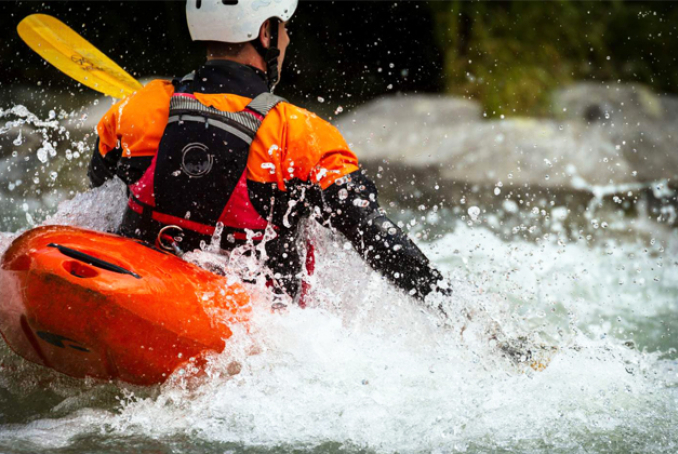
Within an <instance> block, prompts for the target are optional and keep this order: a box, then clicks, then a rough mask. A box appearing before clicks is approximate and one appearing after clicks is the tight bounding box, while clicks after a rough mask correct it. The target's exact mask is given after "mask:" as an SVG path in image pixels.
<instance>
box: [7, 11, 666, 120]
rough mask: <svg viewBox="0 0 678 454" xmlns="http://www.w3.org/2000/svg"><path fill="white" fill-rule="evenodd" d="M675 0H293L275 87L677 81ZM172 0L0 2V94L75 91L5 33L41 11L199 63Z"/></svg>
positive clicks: (522, 100) (309, 91)
mask: <svg viewBox="0 0 678 454" xmlns="http://www.w3.org/2000/svg"><path fill="white" fill-rule="evenodd" d="M677 6H678V5H677V4H676V3H675V2H630V1H619V0H617V1H590V2H586V1H513V2H509V1H506V2H495V1H432V2H423V1H399V2H387V1H361V2H354V1H350V2H347V1H334V2H331V1H302V4H301V6H300V8H299V10H298V14H297V15H296V16H295V18H294V19H293V21H292V23H291V24H290V29H291V32H292V40H293V47H292V48H291V49H290V52H289V61H288V62H287V65H286V68H285V72H284V74H283V84H281V86H280V89H279V92H278V93H279V94H281V95H283V96H286V97H288V98H289V99H290V100H292V101H295V102H298V103H301V104H304V105H307V106H309V107H311V108H316V109H319V110H320V111H321V113H323V114H325V115H328V116H331V115H332V113H333V112H334V111H335V109H336V108H337V107H338V106H343V107H352V106H355V105H358V104H360V103H362V102H365V101H368V100H370V99H372V98H374V97H376V96H379V95H382V94H386V93H392V92H397V91H402V92H448V93H452V94H456V95H463V96H470V97H473V98H475V99H478V100H479V101H480V102H482V103H483V105H484V107H485V109H486V112H487V115H488V116H499V115H502V114H503V115H506V116H510V115H526V114H529V115H540V114H546V113H548V112H549V110H550V109H551V106H550V103H549V93H550V92H551V90H552V89H553V88H555V87H559V86H562V85H564V84H567V83H568V82H571V81H575V80H582V79H587V80H603V81H604V80H615V81H616V80H622V81H634V82H641V83H644V84H647V85H649V86H650V87H651V88H652V89H654V90H655V91H658V92H659V93H666V92H675V91H676V88H675V87H676V86H678V85H677V84H678V71H676V69H677V68H678V66H677V65H676V51H675V49H678V31H677V29H676V26H677V24H678V7H677ZM184 8H185V3H184V2H183V1H167V2H161V1H145V2H133V1H124V2H120V1H96V2H94V1H92V2H80V1H59V2H36V1H29V2H1V3H0V25H1V27H0V33H2V41H1V42H0V61H1V62H2V65H3V71H2V74H0V92H2V97H3V98H5V97H6V95H7V94H9V95H10V96H11V91H12V87H14V86H16V85H17V84H21V85H27V86H35V85H41V86H42V87H47V88H56V89H58V90H64V91H66V92H71V93H75V92H77V91H82V90H83V89H82V88H79V87H77V85H76V84H75V83H74V82H73V81H70V80H68V78H67V77H66V76H63V75H61V74H60V73H58V71H57V70H55V69H54V68H51V67H49V66H48V65H46V64H45V63H44V62H42V60H41V59H40V57H38V56H36V55H34V54H33V53H32V52H31V51H30V50H29V49H28V48H27V47H26V46H25V45H24V44H23V43H21V42H20V40H19V39H18V37H17V36H16V31H15V30H16V24H17V23H18V22H19V21H20V20H21V19H22V18H23V17H25V16H26V15H28V14H31V13H36V12H41V13H46V14H52V15H54V16H56V17H58V18H60V19H61V20H63V21H65V22H66V23H68V24H69V25H70V26H72V27H73V28H74V29H75V30H76V31H78V32H79V33H81V34H82V35H83V36H85V37H86V38H87V39H88V40H90V41H91V42H92V43H94V44H95V45H96V46H98V47H99V48H100V49H101V50H103V51H104V52H105V53H107V54H109V55H110V56H111V57H112V58H113V59H114V60H116V61H118V62H119V63H121V65H122V66H124V67H125V68H126V69H128V70H129V71H130V72H131V73H132V74H134V75H135V76H137V77H149V76H165V77H168V76H170V77H171V76H179V75H183V74H185V73H187V72H189V71H190V70H192V69H193V68H194V67H195V66H197V65H199V64H200V63H201V61H202V60H203V55H204V51H203V49H202V46H201V45H200V44H199V43H192V42H191V41H190V37H189V35H188V30H187V28H186V25H185V17H184Z"/></svg>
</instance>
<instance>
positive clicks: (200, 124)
mask: <svg viewBox="0 0 678 454" xmlns="http://www.w3.org/2000/svg"><path fill="white" fill-rule="evenodd" d="M296 7H297V0H277V1H269V2H260V1H253V0H240V1H237V0H229V1H227V0H189V1H188V2H187V5H186V17H187V21H188V27H189V30H190V33H191V37H192V39H193V40H194V41H204V42H205V44H206V48H207V61H206V63H205V64H204V65H202V66H201V67H199V68H198V69H196V70H195V71H193V72H191V73H190V74H188V75H186V76H185V77H183V78H178V79H175V80H173V81H171V82H170V81H165V80H154V81H152V82H150V83H148V84H147V85H146V86H145V87H144V88H143V89H142V90H140V91H138V92H137V93H136V94H134V95H132V96H130V97H129V98H127V99H124V100H122V101H120V102H119V103H117V104H115V105H114V106H113V107H112V108H111V109H110V110H109V111H108V112H107V113H106V115H104V117H103V118H102V119H101V121H100V122H99V124H98V126H97V132H98V142H97V146H96V149H95V151H94V154H93V156H92V160H91V163H90V167H89V171H88V175H89V178H90V181H91V184H92V186H100V185H102V184H103V183H104V182H105V181H106V180H108V179H110V178H112V177H113V176H115V175H117V176H118V177H120V178H121V179H122V180H123V181H124V182H125V183H126V184H127V185H128V187H129V192H130V199H129V202H128V206H127V209H126V212H125V213H124V219H123V222H122V225H121V227H120V233H121V234H122V235H124V236H127V237H133V238H138V239H141V240H144V241H147V242H150V243H156V241H159V243H158V244H160V245H161V246H163V247H168V243H172V238H175V237H176V238H178V240H180V241H179V242H177V243H175V244H174V245H173V246H172V245H171V244H170V246H172V247H175V248H180V249H182V250H184V251H187V250H191V249H195V248H198V247H200V244H201V242H203V241H204V242H206V243H209V242H210V241H211V238H212V237H213V235H214V233H215V229H216V228H217V226H218V227H219V228H221V226H223V232H222V236H221V240H220V241H221V243H220V244H221V248H222V249H224V250H227V251H228V250H232V249H234V248H235V247H236V246H239V245H242V244H243V243H244V242H246V241H248V240H253V241H255V242H257V241H261V240H262V239H264V235H265V233H266V228H267V226H268V225H270V226H272V227H273V230H271V229H268V232H271V231H274V232H275V235H270V234H269V235H267V238H266V241H265V251H266V255H267V261H266V264H267V266H268V268H269V269H270V270H271V271H272V276H271V280H272V282H273V283H274V285H275V286H276V288H277V289H279V290H280V291H284V292H286V293H287V294H289V295H291V296H293V297H294V296H295V295H297V294H298V293H299V289H300V276H301V274H302V273H301V270H302V263H301V262H302V260H301V257H300V255H301V254H300V253H299V248H300V244H303V242H302V241H301V240H302V239H301V238H299V236H300V230H301V229H299V226H300V221H301V220H302V219H304V218H306V217H308V216H313V217H314V218H315V219H317V220H318V221H319V222H321V223H322V224H323V225H324V226H326V227H328V228H331V229H333V230H336V231H338V232H340V233H341V234H343V235H344V236H345V237H346V238H347V239H348V240H349V241H350V242H351V244H352V245H353V247H354V248H355V249H356V250H357V251H358V253H359V254H360V255H361V256H362V257H363V258H364V259H365V260H366V261H367V263H369V264H370V265H371V266H372V267H373V268H374V269H375V270H377V271H379V272H381V273H382V274H383V275H384V276H386V277H387V278H388V279H389V280H390V281H392V282H393V283H394V284H395V285H397V286H398V287H400V288H401V289H403V290H404V291H406V292H408V293H410V294H411V295H413V296H415V297H417V298H419V299H423V298H424V297H425V296H426V295H427V294H429V293H430V292H432V291H434V290H440V288H443V287H446V286H445V285H444V284H442V282H443V280H442V277H441V275H440V273H439V272H438V271H437V270H436V269H434V268H433V267H431V266H430V263H429V260H428V259H427V258H426V257H425V256H424V254H423V253H422V252H421V251H420V250H419V248H418V247H417V246H416V245H415V244H414V243H413V242H412V241H411V240H410V239H409V238H408V237H407V235H406V234H405V233H404V232H403V231H402V230H401V229H400V228H398V226H397V225H396V224H395V223H394V222H392V221H390V220H389V219H388V217H387V216H386V214H385V213H384V211H383V210H382V209H381V208H380V206H379V203H378V201H377V188H376V187H375V185H374V183H373V182H372V181H371V180H370V179H369V178H368V177H367V176H366V175H365V174H364V172H363V171H362V170H361V169H360V168H359V166H358V159H357V158H356V156H355V154H354V153H353V152H352V151H351V150H350V149H349V147H348V145H347V144H346V142H345V140H344V139H343V137H342V136H341V134H340V133H339V132H338V131H337V129H336V128H334V127H333V126H332V125H330V124H329V123H327V122H325V121H323V120H322V119H320V118H319V117H317V116H316V115H315V114H313V113H311V112H309V111H307V110H304V109H301V108H299V107H296V106H294V105H292V104H290V103H288V102H287V101H285V100H284V99H282V98H280V97H277V96H275V95H273V94H272V91H273V89H274V87H275V86H276V84H277V83H278V79H279V75H280V68H281V66H282V64H283V61H284V59H285V51H286V49H287V46H288V44H289V42H290V38H289V35H288V33H287V30H286V21H288V20H289V19H290V18H291V17H292V14H293V13H294V11H295V9H296ZM165 234H167V235H165ZM268 236H274V238H268ZM445 292H449V289H446V290H445Z"/></svg>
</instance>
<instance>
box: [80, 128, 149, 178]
mask: <svg viewBox="0 0 678 454" xmlns="http://www.w3.org/2000/svg"><path fill="white" fill-rule="evenodd" d="M121 156H122V150H121V149H120V148H115V149H113V150H111V151H109V152H108V153H106V156H101V153H99V139H97V143H96V147H95V149H94V153H92V160H91V161H90V162H89V168H88V169H87V176H88V177H89V182H90V186H91V187H93V188H96V187H99V186H101V185H102V184H104V183H105V182H106V181H107V180H110V179H111V178H113V177H114V176H116V175H117V176H118V177H119V178H120V179H121V180H122V181H124V182H125V184H126V185H128V186H129V185H132V184H134V183H136V182H137V181H139V179H140V178H141V177H142V176H143V175H144V173H145V172H146V169H148V167H149V166H150V165H151V162H152V161H153V158H152V157H151V156H142V157H134V158H124V159H120V157H121Z"/></svg>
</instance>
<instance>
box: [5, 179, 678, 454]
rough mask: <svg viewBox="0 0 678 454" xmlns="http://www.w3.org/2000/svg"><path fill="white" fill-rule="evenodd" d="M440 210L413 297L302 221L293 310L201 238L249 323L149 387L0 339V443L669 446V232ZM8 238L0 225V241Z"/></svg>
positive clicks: (96, 214)
mask: <svg viewBox="0 0 678 454" xmlns="http://www.w3.org/2000/svg"><path fill="white" fill-rule="evenodd" d="M124 206H125V188H124V187H123V185H122V184H121V183H120V182H119V181H117V180H116V181H112V182H109V183H107V184H106V185H105V186H103V187H101V188H98V189H95V190H92V191H88V192H84V193H81V194H77V195H76V196H75V197H74V198H73V199H71V200H67V201H64V202H62V203H61V204H60V205H59V208H58V210H57V211H56V213H54V214H53V215H52V216H51V217H49V218H47V219H46V220H45V221H44V222H45V223H48V224H60V225H78V226H81V227H86V228H92V229H96V230H103V231H113V230H115V229H116V228H117V226H118V225H119V223H120V216H121V213H122V211H123V208H124ZM474 213H475V211H474ZM479 213H480V211H478V213H475V214H476V215H478V214H479ZM469 214H470V213H469ZM445 221H447V224H453V225H454V231H453V233H446V234H445V235H443V236H441V237H439V238H436V239H434V240H432V241H430V242H428V243H422V244H421V246H422V247H423V248H424V249H425V252H426V253H427V254H428V255H429V257H431V258H432V260H433V261H434V262H435V263H436V265H438V266H439V267H440V268H441V270H442V271H443V272H444V273H445V274H446V275H447V276H449V277H451V282H452V283H453V289H454V293H453V295H452V297H442V296H440V295H434V296H431V297H429V299H428V300H427V305H421V304H418V303H417V302H415V301H414V300H412V299H411V298H410V297H408V296H407V295H404V294H402V293H401V292H399V291H397V290H395V289H394V287H393V286H391V285H389V284H388V283H386V282H385V281H384V280H383V279H382V278H381V277H380V276H379V275H377V274H376V273H374V272H373V271H371V270H370V268H369V267H367V266H366V265H365V264H364V263H363V262H362V260H361V259H360V258H359V257H358V256H357V255H356V254H355V253H354V252H353V251H352V249H351V248H347V247H345V246H346V240H345V239H343V238H342V237H340V236H338V235H332V234H331V233H329V232H328V231H327V230H324V229H323V228H322V227H320V226H318V225H315V224H313V223H309V224H308V225H307V226H306V229H307V233H308V234H309V235H310V237H311V238H312V241H313V243H314V246H315V250H316V253H317V256H316V270H317V271H316V273H315V274H313V275H312V276H307V277H306V278H307V280H308V281H309V282H310V284H311V291H310V293H309V295H308V298H307V304H308V307H307V308H305V309H301V308H299V307H297V306H295V305H293V304H288V305H287V308H286V309H285V310H282V311H280V310H277V311H272V310H271V306H272V305H274V304H275V303H277V302H278V301H277V300H276V299H275V297H274V296H273V295H272V293H271V292H270V291H269V290H268V289H267V288H266V287H265V284H264V282H265V278H264V277H263V275H262V274H261V273H259V274H256V270H257V266H258V264H257V263H254V262H252V263H244V262H242V261H243V260H245V259H246V258H247V257H251V256H248V255H247V254H235V255H233V254H231V256H230V257H226V256H220V255H218V254H216V253H215V251H214V249H213V248H211V247H209V246H207V245H206V247H205V250H202V251H194V252H192V253H191V254H189V255H188V257H187V258H188V259H189V260H191V261H193V262H194V263H198V264H200V265H202V266H205V267H207V268H211V269H213V270H218V269H219V268H226V267H233V266H235V265H236V264H237V265H238V266H240V268H242V269H243V270H246V271H247V272H250V271H251V272H252V273H254V274H252V275H250V276H249V277H255V278H256V282H255V283H254V284H250V285H249V290H250V291H251V293H252V295H253V301H254V312H253V316H252V320H253V322H252V326H250V329H249V332H245V330H244V329H241V330H238V329H236V330H235V332H234V336H233V337H232V339H231V341H229V343H228V347H227V350H226V351H224V352H223V353H221V354H218V355H217V354H215V355H213V356H212V357H211V358H210V359H209V361H208V366H207V369H206V373H205V374H204V375H198V376H194V375H192V374H190V373H179V372H177V373H175V374H174V375H173V376H172V377H171V379H170V380H169V381H168V382H167V383H165V384H164V385H162V386H159V387H153V388H136V387H132V386H129V385H124V384H108V383H101V382H98V381H95V380H75V379H71V378H68V377H64V376H62V375H59V374H57V373H55V372H52V371H50V370H48V369H45V368H42V367H39V366H36V365H33V364H29V363H27V362H26V361H24V360H22V359H20V358H18V357H17V356H16V355H14V354H13V353H12V352H11V351H10V350H9V348H8V347H7V346H6V345H4V343H3V344H2V346H0V363H1V364H0V413H1V414H0V423H1V424H2V426H0V448H1V449H2V450H3V451H11V452H35V451H38V450H40V451H59V450H64V451H69V452H111V451H120V452H123V451H127V452H129V451H143V450H152V449H158V447H159V446H160V447H164V446H171V447H172V450H173V451H175V452H219V453H223V452H288V451H290V450H297V451H314V452H328V451H329V452H354V451H361V452H362V451H365V450H367V451H373V452H441V453H442V452H490V451H492V452H496V451H505V452H563V453H565V452H568V453H569V452H630V451H645V452H670V451H673V450H675V448H676V444H677V440H676V436H675V435H674V434H673V432H674V431H673V428H675V427H676V424H678V410H676V405H675V402H676V399H678V395H677V393H676V385H677V384H678V375H677V371H678V363H676V361H675V359H674V358H675V351H673V352H672V351H671V348H672V346H673V345H675V338H674V337H671V335H670V332H671V331H670V329H671V328H672V327H674V326H676V324H677V323H678V319H676V317H675V315H672V314H673V313H675V309H676V307H675V301H676V298H675V297H676V295H678V264H676V263H675V261H674V259H673V258H672V257H675V256H676V253H677V252H678V238H677V237H676V234H675V232H673V231H672V232H665V233H664V234H663V236H662V237H661V238H660V239H659V240H657V241H654V240H653V241H654V242H652V243H641V242H621V241H616V240H612V239H610V240H607V241H604V242H600V243H598V244H597V245H593V246H591V245H589V244H587V242H586V241H585V240H582V241H576V240H573V241H571V242H562V241H561V240H556V239H554V240H549V241H542V242H539V243H535V242H527V241H522V240H516V241H512V242H505V241H501V240H500V239H498V238H497V237H496V236H495V235H494V234H493V233H492V232H490V230H488V229H486V228H484V227H477V226H475V224H473V223H470V224H467V223H465V222H458V223H455V220H454V219H453V218H452V217H451V216H449V217H448V218H447V219H445V218H443V219H442V221H440V222H442V223H443V224H445ZM450 230H452V229H450ZM15 236H16V234H15V233H2V234H0V250H2V251H4V250H5V249H6V248H7V246H8V245H9V244H10V242H11V240H12V239H13V238H14V237H15ZM250 247H255V246H253V245H250ZM243 272H245V271H243ZM439 305H442V307H443V309H444V311H445V313H447V314H448V317H447V318H444V317H443V316H441V314H440V312H439V311H438V309H437V307H438V306H439ZM502 342H509V343H510V344H511V345H513V346H514V347H515V351H516V352H517V354H516V355H510V354H507V350H506V349H502V348H501V343H502ZM541 346H547V347H556V349H555V350H545V351H546V353H545V355H546V356H545V357H544V358H546V360H544V364H545V365H546V366H547V367H545V368H544V370H541V371H537V370H535V368H532V367H530V366H529V362H530V359H529V357H528V354H527V353H528V352H532V353H534V352H538V351H539V349H540V347H541ZM521 356H524V358H522V357H521ZM234 362H237V363H238V364H239V368H240V372H239V373H238V374H235V375H233V374H232V373H230V369H229V368H230V367H231V366H232V364H233V363H234ZM183 372H186V371H183Z"/></svg>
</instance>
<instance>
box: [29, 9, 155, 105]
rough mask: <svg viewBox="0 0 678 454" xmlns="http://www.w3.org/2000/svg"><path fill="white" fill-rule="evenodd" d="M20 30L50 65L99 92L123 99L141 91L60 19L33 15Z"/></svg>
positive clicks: (115, 65) (132, 81) (104, 56)
mask: <svg viewBox="0 0 678 454" xmlns="http://www.w3.org/2000/svg"><path fill="white" fill-rule="evenodd" d="M17 31H18V32H19V36H20V37H21V39H23V40H24V42H25V43H26V44H28V46H29V47H30V48H31V49H33V50H34V51H35V52H36V53H37V54H38V55H40V56H41V57H42V58H44V59H45V60H46V61H47V62H48V63H51V64H52V65H54V66H55V67H56V68H57V69H59V70H60V71H62V72H63V73H65V74H67V75H69V76H71V77H72V78H73V79H75V80H77V81H78V82H80V83H82V84H83V85H86V86H88V87H90V88H92V89H94V90H96V91H99V92H101V93H104V94H106V95H109V96H112V97H114V98H124V97H125V96H127V95H131V94H132V93H134V92H135V91H137V90H139V89H141V88H142V85H141V84H140V83H139V82H138V81H137V80H136V79H134V78H133V77H132V76H130V75H129V74H127V72H126V71H125V70H124V69H122V68H121V67H120V66H118V65H117V64H115V62H114V61H113V60H111V59H110V58H108V57H107V56H106V55H104V54H103V53H101V52H100V51H99V49H97V48H96V47H94V46H93V45H92V44H90V43H89V42H88V41H87V40H86V39H84V38H83V37H82V36H80V35H79V34H77V33H76V32H75V31H73V29H71V28H70V27H69V26H68V25H66V24H64V23H63V22H61V21H60V20H59V19H56V18H54V17H51V16H47V15H45V14H32V15H30V16H28V17H26V18H25V19H24V20H22V21H21V22H20V23H19V25H18V27H17Z"/></svg>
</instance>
